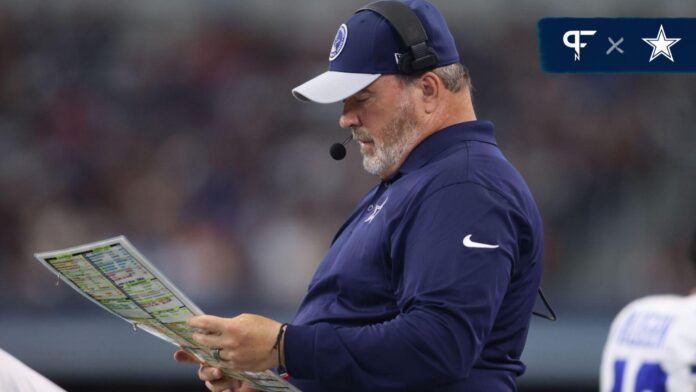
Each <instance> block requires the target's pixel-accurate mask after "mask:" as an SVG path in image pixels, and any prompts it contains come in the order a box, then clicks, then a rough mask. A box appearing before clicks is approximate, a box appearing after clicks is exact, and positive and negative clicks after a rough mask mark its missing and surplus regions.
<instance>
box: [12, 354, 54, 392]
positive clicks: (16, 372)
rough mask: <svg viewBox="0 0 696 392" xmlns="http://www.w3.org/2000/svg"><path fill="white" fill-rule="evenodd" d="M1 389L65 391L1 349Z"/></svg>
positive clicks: (34, 391) (22, 391)
mask: <svg viewBox="0 0 696 392" xmlns="http://www.w3.org/2000/svg"><path fill="white" fill-rule="evenodd" d="M0 391H3V392H65V391H64V390H63V389H62V388H60V387H59V386H57V385H56V384H54V383H52V382H51V381H49V380H48V379H47V378H46V377H44V376H42V375H41V374H39V373H37V372H36V371H35V370H34V369H32V368H30V367H29V366H27V365H25V364H23V363H22V362H20V361H19V360H18V359H17V358H15V357H13V356H12V355H10V354H8V353H7V352H5V351H3V350H1V349H0Z"/></svg>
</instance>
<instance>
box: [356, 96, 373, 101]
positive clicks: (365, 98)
mask: <svg viewBox="0 0 696 392" xmlns="http://www.w3.org/2000/svg"><path fill="white" fill-rule="evenodd" d="M369 98H370V97H355V102H365V101H367V100H368V99H369Z"/></svg>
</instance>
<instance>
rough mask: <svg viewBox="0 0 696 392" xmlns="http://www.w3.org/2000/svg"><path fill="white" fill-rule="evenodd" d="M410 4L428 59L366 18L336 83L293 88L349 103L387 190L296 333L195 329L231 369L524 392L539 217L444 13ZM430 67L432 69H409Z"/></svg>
mask: <svg viewBox="0 0 696 392" xmlns="http://www.w3.org/2000/svg"><path fill="white" fill-rule="evenodd" d="M403 4H406V5H407V6H408V7H409V8H410V10H412V11H413V13H415V15H416V16H417V17H418V20H419V21H420V23H421V24H422V26H423V29H424V31H425V33H427V37H428V38H427V46H429V47H430V48H431V49H430V50H426V51H424V52H423V51H421V54H420V55H419V54H417V53H415V51H416V49H415V48H414V47H409V46H406V45H405V43H404V41H405V39H404V37H403V36H402V35H400V34H399V32H398V31H397V30H398V28H396V29H395V27H394V25H393V24H392V23H391V22H390V21H389V20H388V18H387V19H385V17H383V16H382V14H381V13H379V12H375V11H373V10H360V11H358V12H356V13H355V14H354V15H353V16H352V17H351V18H350V19H349V20H348V21H347V22H346V23H345V24H343V25H341V26H340V28H339V30H338V33H337V34H336V38H335V40H334V43H333V45H332V48H331V52H330V58H329V60H330V63H329V71H327V72H326V73H323V74H321V75H319V76H317V77H316V78H314V79H312V80H310V81H308V82H306V83H304V84H303V85H301V86H299V87H297V88H295V89H294V90H293V94H294V95H295V97H297V98H298V99H301V100H304V101H315V102H320V103H331V102H338V101H342V102H343V112H342V114H341V117H340V120H339V123H340V125H341V127H343V128H350V129H351V131H352V134H353V139H354V140H355V141H357V143H358V144H359V145H360V152H361V154H362V156H363V166H364V168H365V170H367V171H368V172H370V173H372V174H374V175H376V176H378V177H379V179H380V182H379V184H378V185H376V186H375V187H374V188H373V189H372V190H370V191H369V192H368V193H367V195H365V197H364V198H363V199H362V200H361V201H360V202H359V203H358V206H357V207H356V208H355V210H354V211H353V213H352V214H351V216H350V217H349V218H348V220H347V221H346V222H345V223H344V224H343V226H342V227H341V228H340V229H339V230H338V232H337V233H336V236H335V238H334V240H333V243H332V245H331V248H330V249H329V251H328V253H327V255H326V257H325V258H324V260H323V261H322V262H321V264H320V265H319V267H318V269H317V271H316V273H315V275H314V277H313V279H312V281H311V283H310V285H309V290H308V292H307V295H306V297H305V299H304V300H303V302H302V304H301V305H300V308H299V310H298V312H297V314H296V316H295V318H294V320H293V321H292V323H290V324H289V325H286V324H283V325H281V324H280V323H278V322H276V321H274V320H270V319H267V318H264V317H262V316H257V315H248V314H245V315H241V316H238V317H236V318H232V319H222V318H217V317H213V316H199V317H194V318H192V319H191V320H190V321H189V325H191V326H192V327H196V328H201V329H204V330H207V331H208V332H209V334H205V335H204V334H196V335H195V339H196V340H197V341H199V342H200V343H201V344H205V345H208V346H209V347H211V348H218V349H219V351H218V354H219V356H220V357H221V358H222V359H223V360H226V361H228V362H229V364H230V366H231V367H234V368H237V369H242V370H264V369H268V368H272V367H276V366H281V367H282V369H283V370H287V373H288V374H289V375H290V376H291V382H293V383H294V384H295V385H296V386H297V387H298V388H300V389H301V390H303V391H305V392H309V391H486V392H490V391H514V390H516V386H515V378H516V377H517V376H519V375H521V374H522V373H523V372H524V370H525V366H524V365H523V363H522V362H521V361H520V357H521V355H522V350H523V348H524V344H525V340H526V336H527V331H528V328H529V320H530V317H531V314H532V307H533V304H534V300H535V295H536V292H537V289H538V288H539V282H540V278H541V267H542V266H541V263H542V247H543V246H542V229H541V219H540V217H539V212H538V211H537V208H536V205H535V203H534V200H533V198H532V196H531V194H530V191H529V189H528V188H527V185H526V184H525V182H524V180H523V179H522V177H521V176H520V174H519V173H518V172H517V171H516V170H515V168H514V167H513V166H512V165H511V164H510V163H509V162H508V161H507V159H506V158H505V156H504V155H503V154H502V152H501V151H500V149H499V148H498V146H497V144H496V140H495V137H494V134H493V124H492V123H490V122H487V121H478V120H477V119H476V116H475V113H474V110H473V106H472V103H471V95H470V84H469V77H468V74H467V72H466V69H465V68H464V67H463V66H462V65H461V63H460V58H459V54H458V51H457V49H456V46H455V43H454V40H453V38H452V35H451V34H450V32H449V30H448V28H447V25H446V23H445V20H444V18H443V16H442V15H441V14H440V12H439V11H438V10H437V9H436V8H435V7H434V6H433V5H432V4H430V3H427V2H426V1H423V0H408V1H405V2H404V3H403ZM407 11H408V10H407ZM411 46H413V45H411ZM421 49H422V47H421ZM423 53H424V54H423ZM433 54H434V56H432V57H430V58H429V59H426V61H425V63H426V64H427V65H426V66H425V69H420V70H416V71H413V70H412V69H409V68H408V67H404V66H402V64H400V61H403V60H404V59H405V58H406V59H407V60H409V61H413V59H418V58H419V57H418V56H425V57H427V56H429V55H433ZM409 57H411V58H410V59H409ZM415 63H416V62H414V63H413V64H415ZM413 64H412V65H413ZM421 65H422V64H421ZM416 68H417V67H416ZM277 341H278V342H279V343H280V344H279V345H275V343H276V342H277ZM272 347H273V348H272ZM275 347H277V348H275ZM184 355H185V354H183V353H181V354H180V353H177V357H179V358H180V359H183V357H184ZM199 376H200V377H201V379H203V380H205V381H206V382H207V384H206V385H208V387H209V388H210V389H211V390H215V391H221V390H224V389H225V388H231V389H233V388H241V389H238V390H243V388H244V387H238V386H236V385H235V384H234V383H233V381H231V380H227V379H224V378H222V377H221V376H222V374H221V373H220V372H219V369H215V368H212V367H208V366H203V367H202V368H201V370H200V372H199Z"/></svg>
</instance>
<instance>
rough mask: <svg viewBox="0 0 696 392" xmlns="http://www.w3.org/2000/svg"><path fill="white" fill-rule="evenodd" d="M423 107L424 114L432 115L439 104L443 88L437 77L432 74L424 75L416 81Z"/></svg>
mask: <svg viewBox="0 0 696 392" xmlns="http://www.w3.org/2000/svg"><path fill="white" fill-rule="evenodd" d="M418 85H419V87H420V91H421V97H422V100H423V105H424V106H423V107H424V109H425V112H426V113H432V112H434V111H435V109H437V106H438V104H439V103H440V94H441V93H442V89H443V88H444V86H443V85H442V81H441V80H440V78H439V77H437V75H435V74H434V73H432V72H426V73H424V74H423V75H422V76H421V77H420V79H419V80H418Z"/></svg>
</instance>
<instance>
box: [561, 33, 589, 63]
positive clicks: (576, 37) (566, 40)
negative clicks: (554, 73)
mask: <svg viewBox="0 0 696 392" xmlns="http://www.w3.org/2000/svg"><path fill="white" fill-rule="evenodd" d="M596 32H597V30H568V31H566V33H565V34H563V44H564V45H565V46H567V47H569V48H571V49H575V61H580V49H581V48H584V47H585V46H587V42H581V41H580V37H581V36H583V35H595V33H596ZM571 37H572V39H573V40H572V41H571V40H570V38H571Z"/></svg>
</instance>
